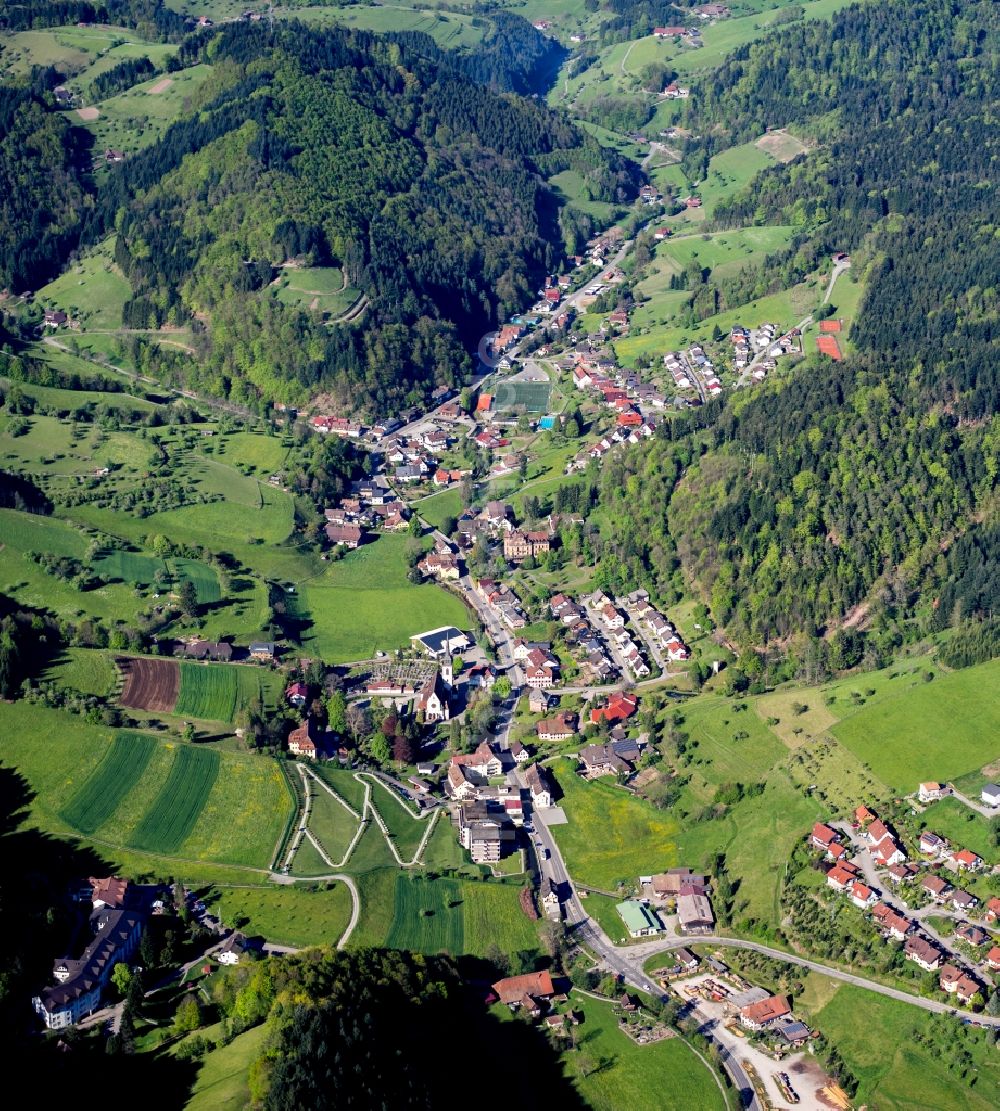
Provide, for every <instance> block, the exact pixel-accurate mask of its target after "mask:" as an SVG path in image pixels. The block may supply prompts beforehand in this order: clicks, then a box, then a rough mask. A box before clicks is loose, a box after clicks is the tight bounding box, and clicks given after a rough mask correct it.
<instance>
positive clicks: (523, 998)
mask: <svg viewBox="0 0 1000 1111" xmlns="http://www.w3.org/2000/svg"><path fill="white" fill-rule="evenodd" d="M493 990H494V991H495V992H496V993H497V997H498V998H499V1000H500V1002H501V1003H503V1004H504V1005H505V1006H507V1007H510V1009H511V1010H512V1011H513V1010H517V1008H518V1007H523V1008H524V1009H525V1010H526V1011H527V1012H528V1014H530V1015H533V1016H535V1015H540V1014H541V1013H542V1005H543V1004H544V1003H545V1002H546V1001H547V1000H549V999H551V998H552V996H553V995H555V993H556V989H555V987H554V986H553V984H552V975H551V973H549V972H531V973H528V974H527V975H525V976H508V977H506V978H505V979H503V980H497V982H496V983H495V984H494V985H493Z"/></svg>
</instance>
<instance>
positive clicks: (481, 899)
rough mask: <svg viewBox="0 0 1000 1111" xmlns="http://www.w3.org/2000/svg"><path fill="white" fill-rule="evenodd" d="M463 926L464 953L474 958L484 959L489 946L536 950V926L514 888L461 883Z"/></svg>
mask: <svg viewBox="0 0 1000 1111" xmlns="http://www.w3.org/2000/svg"><path fill="white" fill-rule="evenodd" d="M450 832H451V831H450V830H449V833H450ZM462 926H463V931H464V940H465V950H464V951H465V952H466V953H472V954H474V955H475V956H483V955H484V954H485V953H486V950H487V949H488V948H489V947H490V945H498V946H499V947H500V949H501V950H502V951H503V952H504V953H517V952H520V951H522V950H524V949H537V948H538V926H537V924H536V923H534V922H532V921H531V919H530V918H528V916H527V915H526V914H525V913H524V911H523V910H522V909H521V901H520V896H519V889H518V888H516V887H513V886H508V885H501V884H497V883H475V882H471V881H467V882H465V883H463V884H462Z"/></svg>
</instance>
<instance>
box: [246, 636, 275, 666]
mask: <svg viewBox="0 0 1000 1111" xmlns="http://www.w3.org/2000/svg"><path fill="white" fill-rule="evenodd" d="M250 658H251V659H252V660H258V661H260V662H261V663H273V662H274V641H273V640H257V641H254V642H253V644H251V645H250Z"/></svg>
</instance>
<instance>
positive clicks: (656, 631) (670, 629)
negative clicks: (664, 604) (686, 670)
mask: <svg viewBox="0 0 1000 1111" xmlns="http://www.w3.org/2000/svg"><path fill="white" fill-rule="evenodd" d="M621 604H622V606H623V607H624V609H625V610H626V612H627V613H629V614H630V615H631V616H632V618H633V619H634V620H636V621H641V622H643V623H645V625H646V626H647V627H648V629H649V632H650V634H651V635H652V636H653V637H654V638H655V639H656V640H657V641H659V643H660V647H661V648H662V649H663V651H664V652H665V653H666V654H667V659H668V660H670V661H671V662H673V663H683V662H684V661H685V660H689V659H690V658H691V652H690V650H689V648H688V646H687V645H686V644H685V643H684V638H683V637H682V636H681V634H680V633H679V632H678V631H677V630H676V629H675V628H674V626H673V625H672V624H671V623H670V622H669V621H668V620H667V618H666V617H665V616H664V615H663V614H662V613H660V611H659V610H658V609H657V608H656V606H654V605H653V603H652V602H650V600H649V593H648V591H645V590H641V589H640V590H633V591H632V592H631V593H630V594H628V595H626V597H625V598H624V599H622V601H621Z"/></svg>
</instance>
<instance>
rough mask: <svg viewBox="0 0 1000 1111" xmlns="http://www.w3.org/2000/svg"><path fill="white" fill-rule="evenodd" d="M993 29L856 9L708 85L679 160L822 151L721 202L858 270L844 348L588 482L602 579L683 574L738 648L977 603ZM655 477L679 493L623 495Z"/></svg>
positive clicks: (988, 8)
mask: <svg viewBox="0 0 1000 1111" xmlns="http://www.w3.org/2000/svg"><path fill="white" fill-rule="evenodd" d="M914 9H916V10H914ZM998 22H1000V21H998V14H997V9H996V8H995V6H994V5H990V4H981V3H964V4H956V3H951V2H948V0H921V2H920V3H918V4H916V5H914V4H910V3H907V4H900V3H888V4H870V5H862V6H856V7H852V8H848V9H845V11H844V12H842V13H840V14H839V15H838V16H837V17H836V18H835V19H834V21H833V23H832V25H826V24H820V23H809V24H805V25H803V26H801V27H795V28H793V29H790V30H787V31H784V32H782V33H781V34H779V35H776V36H773V37H771V38H769V39H768V40H767V43H766V44H757V45H752V46H750V47H747V48H744V49H742V50H741V51H739V52H737V54H736V56H735V57H734V59H732V60H731V61H729V62H728V63H726V64H725V65H724V66H722V67H721V68H720V69H719V70H718V71H717V72H716V73H715V75H714V76H713V78H712V79H711V81H710V82H708V83H707V87H706V90H705V92H706V95H705V98H704V100H703V101H699V102H698V103H696V104H694V105H693V107H692V109H691V117H690V120H689V122H690V123H691V124H692V126H694V127H695V130H696V133H697V134H700V135H701V136H702V138H700V139H695V140H693V141H692V143H691V144H690V145H689V148H688V150H687V158H688V159H689V160H697V159H699V158H702V157H707V155H708V154H709V153H711V152H713V151H716V150H718V149H720V148H721V147H724V146H727V145H730V144H733V143H737V142H742V141H744V140H745V139H746V138H747V137H750V136H754V135H759V134H760V133H761V132H762V131H763V130H764V128H765V126H767V125H773V126H779V125H785V124H788V123H793V122H796V121H801V122H804V123H805V124H806V125H807V126H814V127H815V130H816V133H817V135H818V136H819V137H820V138H821V140H822V143H823V146H822V148H821V149H820V150H819V151H818V152H816V153H815V154H813V155H811V156H810V157H809V158H808V159H804V160H797V161H796V162H793V163H792V164H791V165H788V166H777V167H774V168H772V169H770V170H768V171H765V172H764V173H763V174H762V175H760V176H759V177H758V178H757V179H756V181H755V183H754V186H753V188H752V190H748V191H747V192H746V193H745V194H743V195H742V196H739V197H737V198H736V199H735V200H734V201H732V202H731V203H729V204H728V205H724V206H720V211H719V212H718V213H717V215H718V217H719V219H720V220H721V221H722V223H723V224H724V225H726V224H729V225H732V226H741V225H745V224H747V223H755V222H756V223H764V222H772V223H781V222H790V223H795V224H796V225H798V226H799V227H801V228H802V229H803V234H802V236H801V239H802V240H803V241H804V245H802V246H800V247H799V248H798V250H799V256H800V262H801V265H802V266H804V267H809V266H812V265H814V264H815V260H816V258H817V257H821V256H822V254H824V253H828V252H832V251H834V250H845V251H849V252H850V253H851V255H852V259H853V265H854V267H855V268H857V269H858V270H859V271H862V272H863V271H864V270H865V269H866V268H868V270H869V274H868V279H867V282H866V291H867V292H866V295H865V298H864V301H863V303H862V306H861V311H860V315H859V318H858V320H857V322H856V324H855V326H854V328H853V331H852V333H851V337H850V338H851V341H852V343H853V344H854V345H855V346H856V347H857V350H858V354H856V355H854V356H853V357H851V358H850V359H849V360H847V361H846V362H844V363H841V364H835V363H830V362H827V361H820V360H818V359H816V358H813V359H811V360H809V361H808V363H807V365H806V367H805V368H803V369H802V370H800V371H799V372H798V373H797V375H796V376H795V377H794V378H793V379H792V380H791V382H789V383H779V384H777V385H773V386H768V387H767V388H764V389H758V390H755V391H754V393H753V394H752V396H747V395H746V394H742V395H740V394H737V395H734V396H733V397H732V398H731V399H730V400H729V402H728V404H727V405H726V406H725V408H724V410H723V411H722V412H721V413H720V414H719V415H718V417H717V419H716V417H715V415H714V414H706V413H700V414H698V415H697V416H695V417H691V418H688V420H687V422H686V423H685V422H684V421H680V422H676V423H675V426H674V428H673V430H672V432H671V436H672V437H673V442H669V443H664V442H663V441H662V440H661V441H660V442H659V443H656V444H654V445H653V446H651V447H649V448H648V449H646V451H645V452H639V453H633V454H631V455H629V457H628V459H627V461H624V462H623V463H622V464H621V466H623V467H625V468H626V469H627V470H628V471H629V472H631V473H632V474H633V475H634V478H633V479H631V480H630V479H629V477H628V476H625V477H624V479H623V480H622V481H620V482H615V483H611V482H606V483H602V498H603V499H604V500H605V501H608V502H610V503H611V504H612V505H614V506H616V512H615V513H614V514H612V515H611V518H612V521H613V522H614V523H613V525H612V526H611V528H610V530H609V532H610V535H612V536H613V537H614V540H613V543H612V544H611V545H610V547H609V549H608V550H607V552H606V557H605V558H606V559H607V560H609V561H610V564H609V565H610V567H611V575H612V578H615V577H617V578H620V579H622V580H623V581H624V582H636V581H639V580H642V579H643V577H645V578H646V580H647V581H653V582H656V583H658V584H662V585H663V586H664V588H666V589H669V584H670V583H671V582H672V583H673V584H674V586H675V588H676V586H677V584H678V582H679V581H680V579H679V567H681V566H682V567H683V568H684V570H685V572H686V574H687V576H688V577H689V579H691V580H693V581H695V582H696V583H697V587H698V589H699V590H700V591H701V592H702V594H703V596H704V598H705V600H706V601H709V602H710V603H711V605H712V609H713V614H714V615H715V617H716V618H717V620H719V621H720V622H721V623H723V624H724V625H725V626H726V627H727V629H728V630H729V632H730V633H731V635H733V636H734V637H735V638H736V639H737V640H738V641H741V642H743V643H754V644H757V645H763V644H767V643H768V642H770V641H772V640H778V641H781V640H785V641H786V642H787V638H789V637H790V636H792V635H793V634H794V633H796V632H797V631H804V633H805V634H806V635H807V636H808V635H813V636H814V635H816V634H818V633H823V632H828V631H830V630H831V629H832V628H835V627H836V626H838V625H839V624H840V623H841V622H844V621H845V620H847V621H848V622H849V624H850V626H851V627H854V626H858V627H859V628H861V629H869V630H872V631H873V632H874V633H876V636H875V638H874V640H873V651H876V652H881V653H883V658H885V654H887V653H889V652H891V651H892V649H893V648H894V647H896V646H898V644H899V643H900V642H901V640H902V639H904V638H905V637H906V636H908V635H913V634H914V632H915V629H917V628H926V627H928V625H930V624H934V625H936V626H938V627H940V626H941V625H942V624H947V623H949V622H951V621H952V620H953V619H954V620H961V618H962V617H963V616H964V615H982V614H984V613H989V612H990V606H989V604H988V603H985V602H984V593H983V592H984V585H985V584H984V582H983V579H982V576H983V574H985V572H979V571H976V572H972V573H970V571H969V570H968V568H973V567H979V566H981V564H979V562H978V561H979V559H980V556H981V552H980V551H979V548H978V547H976V548H974V550H968V551H967V550H966V547H967V544H971V543H972V541H969V542H967V544H966V542H963V541H961V540H960V538H961V537H962V536H963V534H964V533H965V532H966V530H968V529H969V528H970V527H971V526H972V525H973V524H974V523H975V522H976V521H977V520H978V519H979V518H980V517H981V516H982V515H984V514H986V515H990V514H995V504H994V498H995V490H996V483H997V447H998V434H997V425H996V415H995V414H996V412H997V408H998V402H1000V386H998V372H997V362H996V345H997V337H998V321H997V312H996V303H995V302H996V299H995V296H994V292H991V291H995V290H996V289H997V287H998V284H1000V273H998V269H1000V264H998V254H997V250H996V239H995V235H994V230H995V226H996V214H997V194H996V185H995V182H996V169H995V168H996V164H997V158H998V151H1000V135H998V128H997V123H996V118H995V115H994V114H993V113H992V110H991V105H992V104H995V103H996V100H997V93H998V81H997V58H998V57H1000V53H998V50H997V43H998V38H997V32H998ZM723 103H724V104H725V110H723V107H722V106H723ZM723 111H724V112H725V119H726V121H727V126H726V127H724V128H723V127H722V126H721V121H722V119H723ZM791 268H792V269H793V270H794V264H791ZM800 277H801V275H800ZM686 427H687V428H689V429H690V431H689V432H687V433H685V428H686ZM703 453H704V454H703ZM699 456H701V458H700V459H699ZM689 464H693V465H689ZM678 476H680V477H679V481H677V483H676V486H675V485H674V480H675V478H676V477H678ZM652 482H660V483H665V485H666V487H667V488H668V489H670V490H673V493H672V495H669V496H666V497H664V499H663V500H660V499H649V498H638V499H634V498H632V497H630V496H629V493H628V491H629V490H630V489H631V490H636V489H639V488H640V487H641V488H642V489H644V490H648V489H650V483H652ZM989 535H990V534H989V533H986V534H984V537H983V540H982V541H976V544H977V545H982V544H986V545H987V547H988V546H989V544H988V536H989ZM956 541H959V544H965V545H966V546H959V545H958V544H956ZM952 545H956V547H955V549H954V550H953V553H952V554H951V555H948V554H946V553H948V552H949V549H951V547H952ZM678 557H679V561H680V562H679V563H678V562H677V561H678ZM956 561H957V563H956ZM959 565H961V566H963V567H965V568H966V570H960V569H959ZM987 577H988V576H987ZM945 584H948V585H947V586H946V585H945ZM939 594H940V597H939ZM932 606H934V607H936V608H935V609H933V610H932V608H931V607H932ZM917 614H920V615H923V618H924V620H923V621H922V622H921V623H918V625H917V626H912V625H909V624H908V622H909V619H910V618H912V617H913V616H914V615H917ZM932 614H933V618H932ZM876 658H878V657H877V656H876Z"/></svg>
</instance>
